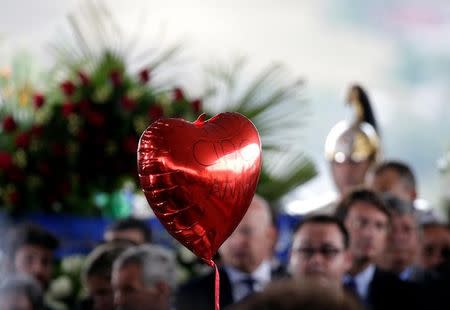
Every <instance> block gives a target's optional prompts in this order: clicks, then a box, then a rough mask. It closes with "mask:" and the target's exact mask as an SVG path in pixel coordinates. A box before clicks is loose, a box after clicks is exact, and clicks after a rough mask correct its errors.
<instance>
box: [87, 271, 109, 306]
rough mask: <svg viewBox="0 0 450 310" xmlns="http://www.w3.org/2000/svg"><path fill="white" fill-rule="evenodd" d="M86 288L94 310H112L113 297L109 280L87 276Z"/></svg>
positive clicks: (97, 276) (96, 276)
mask: <svg viewBox="0 0 450 310" xmlns="http://www.w3.org/2000/svg"><path fill="white" fill-rule="evenodd" d="M86 287H87V290H88V294H89V296H90V297H91V298H92V300H93V302H94V310H103V309H104V310H113V309H114V295H113V290H112V287H111V281H110V279H108V278H107V277H104V276H100V275H92V276H88V277H87V279H86Z"/></svg>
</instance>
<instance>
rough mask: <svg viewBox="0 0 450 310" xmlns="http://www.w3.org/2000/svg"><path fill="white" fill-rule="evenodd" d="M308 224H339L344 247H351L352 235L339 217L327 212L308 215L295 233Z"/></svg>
mask: <svg viewBox="0 0 450 310" xmlns="http://www.w3.org/2000/svg"><path fill="white" fill-rule="evenodd" d="M306 224H328V225H335V226H337V228H338V229H339V231H340V232H341V235H342V240H343V241H344V247H345V248H346V249H347V248H348V247H349V245H350V237H349V234H348V231H347V228H345V226H344V223H342V221H341V220H340V219H338V218H337V217H336V216H332V215H325V214H316V215H311V216H307V217H305V218H304V219H303V220H301V221H300V222H299V223H298V225H297V227H296V228H295V230H294V233H297V232H298V231H300V229H301V228H302V227H303V226H304V225H306Z"/></svg>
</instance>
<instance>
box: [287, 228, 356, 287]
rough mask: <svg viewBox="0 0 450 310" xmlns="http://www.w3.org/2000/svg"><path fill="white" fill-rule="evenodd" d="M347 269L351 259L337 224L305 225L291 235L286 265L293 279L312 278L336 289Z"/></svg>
mask: <svg viewBox="0 0 450 310" xmlns="http://www.w3.org/2000/svg"><path fill="white" fill-rule="evenodd" d="M350 266H351V256H350V253H349V251H348V250H347V249H345V246H344V237H343V236H342V233H341V231H340V230H339V228H338V227H337V225H335V224H331V223H330V224H325V223H323V224H322V223H307V224H304V225H303V226H302V227H301V228H300V230H299V231H297V232H296V233H295V235H294V239H293V244H292V251H291V258H290V262H289V267H290V270H291V272H292V275H293V277H294V278H296V279H302V278H305V277H313V278H317V279H319V280H320V281H323V282H325V283H330V284H333V285H337V286H339V285H341V281H342V277H343V275H344V274H345V273H346V272H347V271H348V270H349V269H350Z"/></svg>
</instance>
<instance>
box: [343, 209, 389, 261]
mask: <svg viewBox="0 0 450 310" xmlns="http://www.w3.org/2000/svg"><path fill="white" fill-rule="evenodd" d="M388 224H389V222H388V217H387V215H386V214H384V213H383V212H381V211H380V210H378V209H377V208H376V207H375V206H373V205H372V204H371V203H368V202H362V201H356V202H354V203H353V204H352V206H351V207H350V209H349V212H348V214H347V217H346V219H345V226H346V227H347V230H348V232H349V234H350V251H351V252H352V255H353V257H354V259H357V260H369V261H372V262H373V261H374V260H375V258H376V257H377V256H378V255H380V254H381V253H382V251H383V250H384V247H385V243H386V236H387V231H388Z"/></svg>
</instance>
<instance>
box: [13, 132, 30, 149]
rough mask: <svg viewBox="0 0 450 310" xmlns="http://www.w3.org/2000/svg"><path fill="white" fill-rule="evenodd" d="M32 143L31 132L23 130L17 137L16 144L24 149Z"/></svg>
mask: <svg viewBox="0 0 450 310" xmlns="http://www.w3.org/2000/svg"><path fill="white" fill-rule="evenodd" d="M28 145H30V134H29V133H28V132H23V133H21V134H19V135H17V137H16V146H17V147H21V148H23V149H25V148H27V147H28Z"/></svg>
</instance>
